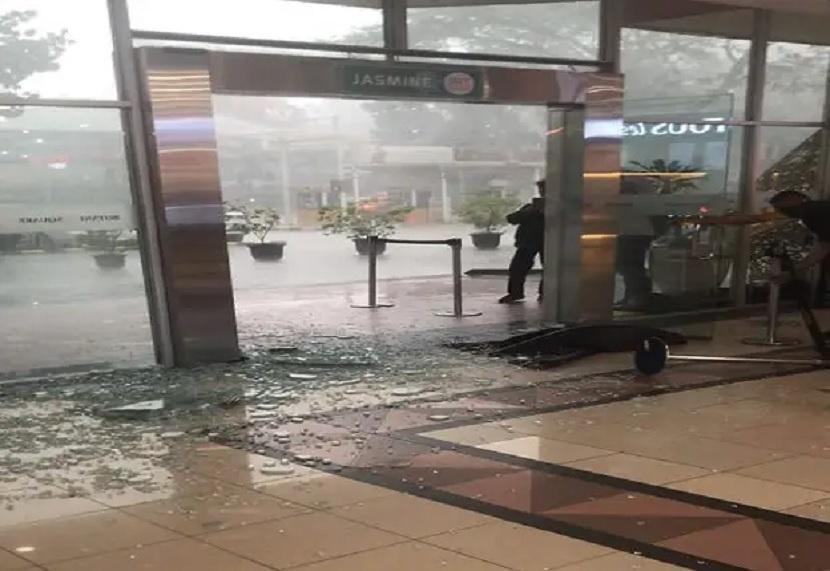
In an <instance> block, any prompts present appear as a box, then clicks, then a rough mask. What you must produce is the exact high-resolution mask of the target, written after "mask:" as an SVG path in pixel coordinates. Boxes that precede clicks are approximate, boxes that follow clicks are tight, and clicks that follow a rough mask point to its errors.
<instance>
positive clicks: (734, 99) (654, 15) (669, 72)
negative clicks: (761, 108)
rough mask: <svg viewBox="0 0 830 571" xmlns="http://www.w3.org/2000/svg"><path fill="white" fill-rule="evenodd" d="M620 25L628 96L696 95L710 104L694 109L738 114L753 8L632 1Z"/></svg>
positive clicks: (744, 85) (700, 101) (746, 71)
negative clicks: (622, 23) (734, 8)
mask: <svg viewBox="0 0 830 571" xmlns="http://www.w3.org/2000/svg"><path fill="white" fill-rule="evenodd" d="M644 6H645V7H644ZM624 25H625V27H624V28H623V32H622V70H623V73H625V76H626V78H625V88H626V90H625V93H626V98H627V99H630V100H639V99H650V98H655V97H667V98H679V97H688V98H692V97H695V98H697V104H698V105H709V104H711V105H713V107H709V106H704V107H698V108H697V109H695V111H696V112H716V113H717V114H721V113H723V112H724V110H725V109H726V110H728V111H729V112H730V113H729V115H727V116H726V118H731V119H742V118H743V116H744V107H745V104H744V102H745V100H746V89H747V78H748V75H749V48H750V42H749V39H748V38H749V35H750V32H751V27H752V12H750V11H748V10H732V9H727V8H724V7H722V6H712V5H704V4H702V3H700V2H687V1H685V0H676V1H673V2H667V3H659V4H658V3H652V4H648V5H645V4H643V5H637V4H631V5H629V6H628V7H627V8H626V11H625V13H624ZM704 96H705V97H709V98H710V101H709V102H708V103H707V100H706V98H705V97H704Z"/></svg>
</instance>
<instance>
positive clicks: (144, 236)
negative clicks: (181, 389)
mask: <svg viewBox="0 0 830 571" xmlns="http://www.w3.org/2000/svg"><path fill="white" fill-rule="evenodd" d="M109 11H110V20H111V26H112V34H113V49H114V51H115V60H116V80H117V82H118V88H119V92H120V93H121V96H122V97H123V98H124V99H125V100H126V103H127V108H126V109H125V110H124V113H123V116H124V120H123V124H124V126H123V128H124V132H125V134H126V142H127V156H128V157H129V158H128V163H129V170H130V178H131V185H130V186H131V188H132V192H133V202H134V203H135V205H136V211H137V213H138V223H139V230H140V231H139V240H140V245H141V247H140V249H139V250H140V252H141V258H142V267H143V268H144V285H145V291H146V292H147V301H148V308H149V315H150V324H151V328H152V333H153V345H154V348H155V353H156V360H157V362H158V363H160V364H161V365H164V366H172V365H173V364H174V363H175V354H174V349H173V336H172V332H171V324H170V314H169V311H168V303H167V289H166V287H165V280H164V270H163V264H162V252H161V245H160V242H159V228H158V220H157V218H156V212H157V211H158V210H157V208H156V206H155V201H154V198H153V192H152V187H151V184H150V173H149V162H148V160H147V147H146V141H147V139H146V133H145V131H144V120H143V117H142V106H141V94H140V88H139V83H138V73H137V69H136V64H135V59H134V53H133V46H132V38H131V37H130V17H129V10H128V7H127V1H126V0H109Z"/></svg>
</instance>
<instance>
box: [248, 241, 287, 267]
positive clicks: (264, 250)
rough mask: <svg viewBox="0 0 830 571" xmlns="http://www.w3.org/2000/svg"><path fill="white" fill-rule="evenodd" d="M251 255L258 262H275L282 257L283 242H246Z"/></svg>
mask: <svg viewBox="0 0 830 571" xmlns="http://www.w3.org/2000/svg"><path fill="white" fill-rule="evenodd" d="M248 249H249V250H250V251H251V256H252V257H253V258H254V259H255V260H256V261H258V262H277V261H279V260H281V259H282V256H283V251H284V250H285V242H266V243H264V244H248Z"/></svg>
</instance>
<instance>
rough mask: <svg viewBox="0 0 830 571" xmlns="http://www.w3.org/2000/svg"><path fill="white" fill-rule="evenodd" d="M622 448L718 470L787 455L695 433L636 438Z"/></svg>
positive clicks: (632, 452) (735, 468)
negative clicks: (685, 435) (699, 436)
mask: <svg viewBox="0 0 830 571" xmlns="http://www.w3.org/2000/svg"><path fill="white" fill-rule="evenodd" d="M621 451H622V452H628V453H631V454H634V455H637V456H645V457H647V458H654V459H656V460H664V461H667V462H676V463H678V464H687V465H690V466H697V467H700V468H707V469H710V470H718V471H728V470H737V469H740V468H743V467H746V466H753V465H755V464H761V463H764V462H772V461H773V460H779V459H781V458H783V457H785V456H786V453H783V452H777V451H774V450H767V449H764V448H759V447H755V446H746V445H743V444H734V443H732V442H722V441H718V440H712V439H708V438H698V437H694V436H689V437H685V438H673V437H670V436H669V437H667V438H665V439H660V438H655V437H651V438H643V439H642V440H632V441H629V442H627V443H626V445H625V446H624V447H623V450H621Z"/></svg>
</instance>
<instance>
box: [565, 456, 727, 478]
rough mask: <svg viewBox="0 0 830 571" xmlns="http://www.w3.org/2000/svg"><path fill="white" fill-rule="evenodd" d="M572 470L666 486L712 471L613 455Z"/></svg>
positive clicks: (584, 462)
mask: <svg viewBox="0 0 830 571" xmlns="http://www.w3.org/2000/svg"><path fill="white" fill-rule="evenodd" d="M567 465H568V466H570V467H572V468H578V469H580V470H587V471H588V472H594V473H596V474H606V475H608V476H614V477H617V478H624V479H627V480H633V481H635V482H645V483H646V484H655V485H660V484H666V483H668V482H676V481H678V480H688V479H690V478H696V477H700V476H705V475H708V474H710V473H711V471H710V470H706V469H703V468H696V467H694V466H685V465H683V464H675V463H673V462H664V461H662V460H654V459H652V458H643V457H642V456H633V455H631V454H612V455H611V456H601V457H599V458H591V459H588V460H580V461H578V462H569V463H568V464H567Z"/></svg>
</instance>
